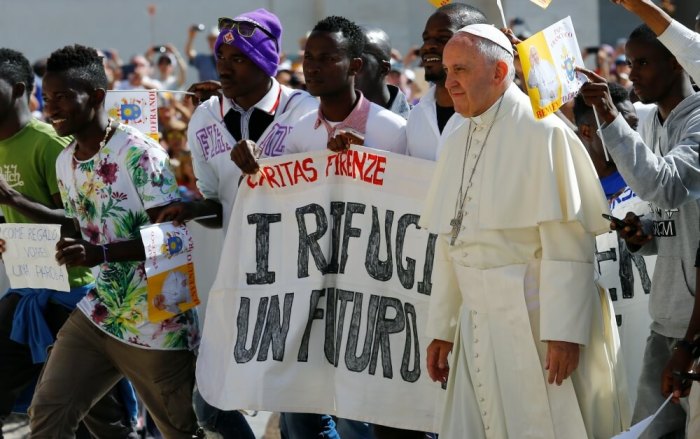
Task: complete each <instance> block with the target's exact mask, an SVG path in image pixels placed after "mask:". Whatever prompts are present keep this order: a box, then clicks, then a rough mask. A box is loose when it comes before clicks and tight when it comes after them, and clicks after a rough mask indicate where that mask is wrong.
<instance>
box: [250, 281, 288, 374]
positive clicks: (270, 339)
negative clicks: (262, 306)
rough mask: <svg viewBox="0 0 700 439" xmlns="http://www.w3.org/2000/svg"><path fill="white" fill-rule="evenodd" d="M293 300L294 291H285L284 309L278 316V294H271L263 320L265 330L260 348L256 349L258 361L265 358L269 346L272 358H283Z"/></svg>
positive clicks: (277, 359) (278, 359) (280, 359)
mask: <svg viewBox="0 0 700 439" xmlns="http://www.w3.org/2000/svg"><path fill="white" fill-rule="evenodd" d="M293 301H294V293H287V294H285V295H284V310H283V312H282V316H281V318H280V300H279V296H272V297H271V298H270V308H269V311H268V312H267V320H266V321H265V331H264V332H263V336H262V341H261V342H260V349H259V350H258V361H265V360H267V353H268V351H269V350H270V347H272V359H273V360H275V361H283V360H284V346H285V343H286V342H287V333H288V332H289V321H290V320H291V315H292V302H293ZM280 320H281V321H280Z"/></svg>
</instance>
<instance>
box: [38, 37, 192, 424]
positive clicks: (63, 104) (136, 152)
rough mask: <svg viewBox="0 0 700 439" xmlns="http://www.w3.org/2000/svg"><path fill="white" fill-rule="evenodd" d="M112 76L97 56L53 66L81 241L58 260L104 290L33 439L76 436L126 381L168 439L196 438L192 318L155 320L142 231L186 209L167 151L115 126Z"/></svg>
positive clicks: (86, 54) (70, 243)
mask: <svg viewBox="0 0 700 439" xmlns="http://www.w3.org/2000/svg"><path fill="white" fill-rule="evenodd" d="M106 87H107V78H106V76H105V73H104V68H103V67H102V59H101V57H99V56H98V55H97V52H96V51H95V50H94V49H91V48H87V47H83V46H79V45H75V46H67V47H64V48H63V49H60V50H58V51H56V52H54V53H53V54H51V56H50V57H49V59H48V62H47V73H46V76H45V78H44V88H43V93H44V102H45V105H46V113H47V115H48V117H49V118H50V120H51V124H52V125H53V127H54V129H55V130H56V132H57V133H58V134H59V135H62V136H66V135H73V136H74V138H75V141H74V142H73V143H71V144H70V145H69V146H68V147H66V149H65V150H64V151H63V152H62V153H61V154H60V155H59V157H58V159H57V162H56V174H57V178H58V187H59V191H60V193H61V198H62V200H63V205H64V208H65V211H66V215H67V216H72V217H74V218H75V219H76V220H77V222H78V223H79V226H80V230H81V232H82V236H83V238H84V239H71V238H62V239H61V241H60V242H59V243H58V245H57V252H56V259H57V260H58V262H59V263H61V264H66V265H67V266H86V267H94V266H99V275H98V276H97V281H96V284H97V287H96V289H94V290H93V291H91V292H90V293H88V295H87V296H86V297H85V298H84V299H83V300H82V301H80V302H79V303H78V310H79V311H80V312H75V313H73V314H72V315H71V317H70V318H69V319H68V321H67V322H66V324H65V325H64V326H63V328H62V329H61V331H60V332H59V334H58V340H57V342H56V344H55V346H54V349H53V351H52V353H51V356H50V357H49V360H48V362H47V364H46V367H45V369H44V372H43V374H42V377H41V379H40V381H39V384H38V385H37V390H36V393H35V396H34V400H33V401H32V406H31V407H30V411H29V412H30V417H31V431H32V437H56V436H59V437H64V436H71V435H72V434H73V432H74V431H75V429H76V427H77V425H78V422H79V421H80V419H82V418H83V417H84V416H85V414H86V413H87V411H88V410H89V408H90V407H91V405H92V404H93V403H94V402H95V401H96V400H97V399H98V398H99V397H100V396H101V395H103V394H104V393H105V392H106V391H107V390H108V389H109V388H110V387H111V386H113V385H114V384H115V383H116V382H117V381H118V380H119V379H120V378H121V377H122V376H126V377H127V378H128V379H129V380H130V381H131V382H132V383H133V385H134V387H135V388H136V392H137V393H138V395H139V396H140V398H141V400H142V401H143V402H144V404H145V405H146V407H147V409H148V411H149V412H150V413H151V415H152V416H153V418H154V420H155V422H156V425H157V426H158V428H159V429H160V431H161V432H162V433H163V435H164V436H165V437H166V438H190V437H191V436H192V434H194V432H195V431H196V429H197V426H196V422H195V417H194V413H193V412H192V387H193V384H194V355H193V353H192V351H191V348H192V347H194V346H195V345H196V343H197V341H198V337H199V332H198V325H197V318H196V314H195V313H194V312H193V311H188V312H184V313H181V314H179V315H177V316H175V317H173V318H171V319H168V320H165V321H161V322H152V321H151V320H149V316H148V304H147V288H146V275H145V270H144V263H143V261H144V259H145V252H144V248H143V245H142V243H141V239H140V234H139V228H140V227H141V226H144V225H148V224H151V222H154V220H155V218H157V217H158V215H159V213H160V210H161V209H162V208H163V207H164V206H166V205H168V204H170V203H172V202H174V201H178V200H179V196H178V192H177V185H176V183H175V177H174V175H173V172H172V169H171V168H170V164H169V162H168V156H167V154H166V152H165V151H164V150H163V149H162V148H160V146H159V145H158V144H156V143H154V142H153V141H151V140H150V139H148V138H147V137H145V136H144V135H143V134H141V133H140V132H138V131H137V130H135V129H133V128H131V127H128V126H124V125H120V124H118V123H117V122H115V121H112V120H109V119H107V115H106V112H105V109H104V97H105V89H106Z"/></svg>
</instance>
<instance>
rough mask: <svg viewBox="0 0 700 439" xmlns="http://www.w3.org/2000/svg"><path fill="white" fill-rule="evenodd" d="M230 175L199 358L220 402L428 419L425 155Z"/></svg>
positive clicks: (303, 157) (307, 158)
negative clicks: (224, 230) (231, 188)
mask: <svg viewBox="0 0 700 439" xmlns="http://www.w3.org/2000/svg"><path fill="white" fill-rule="evenodd" d="M260 164H261V171H260V173H259V174H257V175H256V176H252V177H247V178H245V179H244V180H243V181H242V182H241V185H240V189H239V192H238V195H237V197H236V203H235V205H234V208H233V213H232V215H231V220H230V223H229V229H228V230H229V233H228V234H227V236H226V240H225V242H224V249H223V252H222V254H221V262H220V265H219V271H218V275H217V279H216V281H215V282H214V286H213V287H212V290H211V293H210V294H209V302H208V305H207V319H206V321H205V325H204V332H203V339H202V342H201V345H200V350H199V356H198V362H197V383H198V386H199V391H200V392H201V394H202V396H203V397H204V399H205V400H207V401H208V402H209V403H210V404H212V405H214V406H216V407H219V408H222V409H227V410H229V409H260V410H270V411H284V412H307V413H327V414H332V415H337V416H339V417H341V418H347V419H355V420H360V421H365V422H371V423H375V424H382V425H388V426H393V427H399V428H404V429H410V430H418V431H429V432H433V431H436V430H437V429H438V424H439V420H440V417H441V416H440V413H439V412H437V411H436V407H437V408H438V409H439V408H440V407H441V406H442V398H441V397H442V396H443V394H442V392H443V391H442V390H441V388H440V384H439V383H434V382H432V381H431V380H430V378H429V377H428V373H427V371H426V368H425V352H426V349H427V346H428V344H429V343H430V341H431V340H430V339H429V338H428V337H427V336H426V334H425V329H426V328H425V325H426V321H427V318H428V315H427V314H428V302H429V300H430V292H431V289H432V288H433V284H434V283H436V282H439V279H442V278H444V277H445V276H446V275H445V274H444V273H443V272H441V270H443V269H446V267H445V266H444V265H443V264H437V263H436V261H435V256H434V255H435V243H436V238H437V236H436V235H433V234H429V233H428V232H427V231H426V230H422V229H419V228H418V226H417V223H418V217H419V215H420V213H421V207H422V204H423V200H424V198H425V194H426V192H427V189H428V186H429V183H430V179H431V177H432V172H433V167H434V163H432V162H428V161H425V160H419V159H415V158H411V157H405V156H399V155H394V154H388V153H384V152H379V151H376V150H372V149H369V148H364V147H359V148H357V149H355V148H353V149H352V150H350V151H349V152H346V153H333V152H331V151H329V150H325V151H318V152H315V153H310V154H297V155H288V156H282V157H278V158H274V159H266V160H262V161H261V162H260Z"/></svg>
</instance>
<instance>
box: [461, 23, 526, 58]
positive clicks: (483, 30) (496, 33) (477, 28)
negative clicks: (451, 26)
mask: <svg viewBox="0 0 700 439" xmlns="http://www.w3.org/2000/svg"><path fill="white" fill-rule="evenodd" d="M457 32H464V33H467V34H471V35H475V36H477V37H481V38H484V39H486V40H489V41H492V42H494V43H496V44H498V45H499V46H501V47H502V48H504V49H505V50H506V51H507V52H508V53H510V54H511V55H513V45H512V44H511V43H510V40H508V37H506V35H505V34H504V33H503V32H501V31H500V30H499V29H497V28H496V26H494V25H491V24H483V23H479V24H470V25H469V26H464V27H463V28H462V29H460V30H458V31H457Z"/></svg>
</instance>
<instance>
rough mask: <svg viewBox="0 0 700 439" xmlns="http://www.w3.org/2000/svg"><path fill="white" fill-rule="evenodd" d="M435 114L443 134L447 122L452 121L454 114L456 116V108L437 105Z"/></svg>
mask: <svg viewBox="0 0 700 439" xmlns="http://www.w3.org/2000/svg"><path fill="white" fill-rule="evenodd" d="M435 113H436V114H437V123H438V129H439V130H440V133H442V130H443V128H445V125H447V121H448V120H450V117H452V115H453V114H455V109H454V107H441V106H439V105H438V104H437V102H436V103H435Z"/></svg>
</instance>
